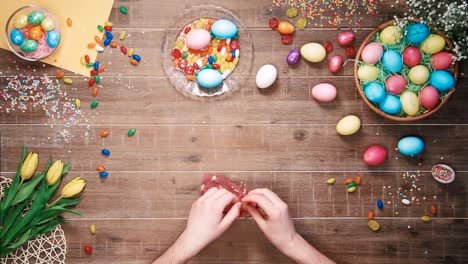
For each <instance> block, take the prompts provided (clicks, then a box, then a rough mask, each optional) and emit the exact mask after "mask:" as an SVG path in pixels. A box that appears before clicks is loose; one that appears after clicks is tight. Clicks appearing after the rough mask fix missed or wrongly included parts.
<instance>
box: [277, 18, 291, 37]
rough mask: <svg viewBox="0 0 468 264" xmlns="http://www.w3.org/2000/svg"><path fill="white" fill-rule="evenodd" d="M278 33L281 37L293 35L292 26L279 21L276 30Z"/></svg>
mask: <svg viewBox="0 0 468 264" xmlns="http://www.w3.org/2000/svg"><path fill="white" fill-rule="evenodd" d="M277 30H278V32H279V33H281V34H283V35H290V34H292V33H294V26H293V24H291V23H289V22H288V21H281V22H279V24H278V28H277Z"/></svg>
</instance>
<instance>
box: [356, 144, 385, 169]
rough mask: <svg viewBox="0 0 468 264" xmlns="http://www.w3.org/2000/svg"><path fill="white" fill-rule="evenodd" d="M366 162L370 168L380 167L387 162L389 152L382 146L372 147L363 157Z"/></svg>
mask: <svg viewBox="0 0 468 264" xmlns="http://www.w3.org/2000/svg"><path fill="white" fill-rule="evenodd" d="M362 158H363V159H364V162H365V163H366V164H367V165H369V166H378V165H380V164H382V163H384V162H385V160H386V159H387V150H386V149H385V147H383V146H380V145H374V146H370V147H369V148H367V149H366V151H364V155H363V157H362Z"/></svg>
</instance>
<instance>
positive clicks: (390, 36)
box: [380, 26, 402, 45]
mask: <svg viewBox="0 0 468 264" xmlns="http://www.w3.org/2000/svg"><path fill="white" fill-rule="evenodd" d="M401 37H402V35H401V30H400V28H398V27H397V26H388V27H386V28H384V29H383V30H382V31H381V32H380V41H381V42H382V43H384V44H386V45H395V44H397V43H398V42H400V40H401Z"/></svg>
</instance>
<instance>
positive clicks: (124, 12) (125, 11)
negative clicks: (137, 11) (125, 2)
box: [119, 6, 128, 15]
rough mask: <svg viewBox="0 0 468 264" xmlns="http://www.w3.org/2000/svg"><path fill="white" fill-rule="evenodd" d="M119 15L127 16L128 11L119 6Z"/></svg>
mask: <svg viewBox="0 0 468 264" xmlns="http://www.w3.org/2000/svg"><path fill="white" fill-rule="evenodd" d="M119 9H120V13H122V14H124V15H126V14H128V9H127V8H126V7H125V6H120V8H119Z"/></svg>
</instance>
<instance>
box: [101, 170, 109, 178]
mask: <svg viewBox="0 0 468 264" xmlns="http://www.w3.org/2000/svg"><path fill="white" fill-rule="evenodd" d="M107 176H109V173H108V172H107V171H101V172H99V177H101V178H107Z"/></svg>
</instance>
